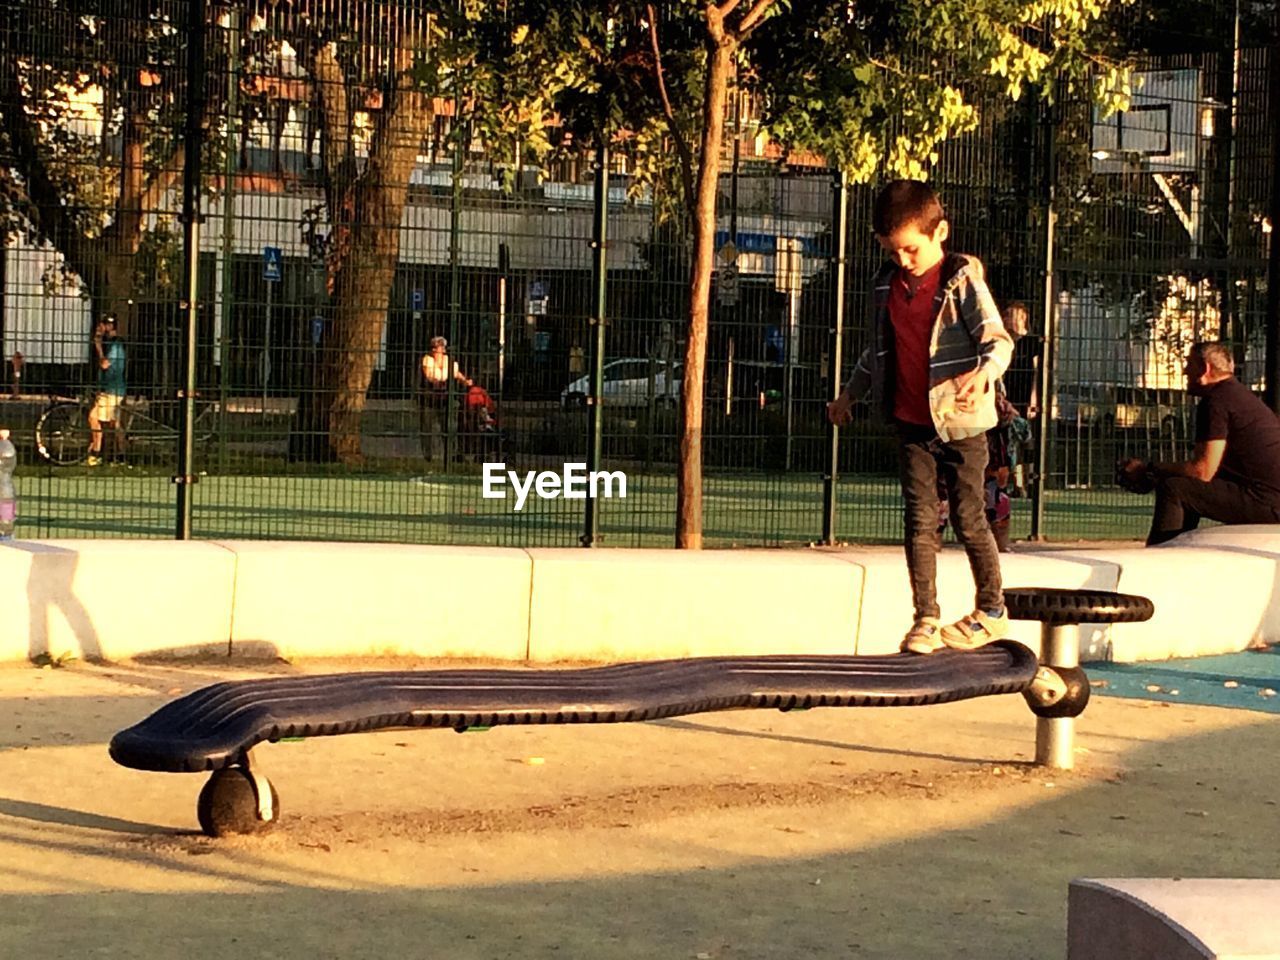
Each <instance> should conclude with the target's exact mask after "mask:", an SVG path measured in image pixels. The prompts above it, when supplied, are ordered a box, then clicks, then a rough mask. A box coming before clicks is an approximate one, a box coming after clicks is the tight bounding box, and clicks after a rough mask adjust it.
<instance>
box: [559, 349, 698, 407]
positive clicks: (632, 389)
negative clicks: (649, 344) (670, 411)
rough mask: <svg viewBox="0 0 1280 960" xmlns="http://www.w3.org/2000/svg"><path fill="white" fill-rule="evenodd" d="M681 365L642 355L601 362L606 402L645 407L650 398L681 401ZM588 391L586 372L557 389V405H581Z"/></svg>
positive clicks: (588, 377) (666, 402)
mask: <svg viewBox="0 0 1280 960" xmlns="http://www.w3.org/2000/svg"><path fill="white" fill-rule="evenodd" d="M681 367H682V364H679V363H677V364H674V365H673V366H672V367H670V368H669V367H668V365H667V364H665V363H661V362H658V361H651V360H649V359H647V358H645V357H624V358H623V359H621V360H610V361H609V362H608V363H606V364H605V365H604V388H603V391H602V392H603V394H604V398H605V402H606V403H607V404H609V405H610V406H618V407H640V406H646V405H647V404H648V403H649V399H650V397H652V398H653V400H654V401H655V402H657V403H662V404H671V405H675V404H677V403H679V402H680V370H681ZM668 370H670V382H669V383H668ZM651 375H652V378H653V379H652V381H651V380H650V376H651ZM590 393H591V375H590V374H586V375H584V376H581V377H579V378H578V379H577V380H574V381H573V382H572V383H570V384H569V385H568V386H567V387H565V388H564V389H563V390H561V391H560V406H562V407H574V406H580V405H582V404H584V403H586V400H587V396H588V395H589V394H590Z"/></svg>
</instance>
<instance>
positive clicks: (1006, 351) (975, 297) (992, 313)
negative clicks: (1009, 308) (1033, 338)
mask: <svg viewBox="0 0 1280 960" xmlns="http://www.w3.org/2000/svg"><path fill="white" fill-rule="evenodd" d="M960 313H961V316H962V317H963V319H964V323H965V326H967V327H968V328H969V334H970V336H972V337H973V342H974V343H976V344H977V345H978V357H979V364H978V365H979V366H980V367H982V368H984V369H985V370H986V373H987V377H988V378H989V379H990V380H996V379H998V378H999V377H1002V376H1004V372H1005V371H1006V370H1008V369H1009V362H1010V361H1011V360H1012V359H1013V337H1011V336H1009V331H1008V330H1006V329H1005V326H1004V321H1003V320H1002V319H1001V318H1000V311H999V310H998V309H996V302H995V299H994V298H993V297H992V296H991V290H990V289H989V288H988V287H987V282H986V280H985V279H983V277H982V273H981V271H980V270H978V271H974V273H973V275H972V276H970V277H969V283H968V284H967V285H966V287H965V289H964V294H963V296H962V298H961V301H960Z"/></svg>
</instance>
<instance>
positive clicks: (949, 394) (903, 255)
mask: <svg viewBox="0 0 1280 960" xmlns="http://www.w3.org/2000/svg"><path fill="white" fill-rule="evenodd" d="M872 225H873V227H874V229H875V232H876V236H877V238H878V240H879V241H880V245H881V247H882V248H884V250H885V251H886V252H888V254H889V255H890V258H891V262H889V263H886V264H885V265H884V266H883V267H882V268H881V269H880V271H879V272H878V273H877V274H876V278H875V283H874V296H873V301H872V302H873V315H872V326H871V343H870V345H869V346H868V347H867V349H866V350H865V351H863V354H862V356H861V357H859V358H858V363H857V366H856V367H855V368H854V371H853V375H852V376H851V377H850V379H849V382H848V383H847V384H846V385H845V387H844V390H843V391H841V393H840V396H839V398H838V399H836V400H834V401H832V402H831V403H830V404H828V408H827V415H828V417H829V418H830V419H831V421H832V422H833V423H837V424H840V423H848V422H849V421H850V419H851V410H852V407H853V404H854V403H855V401H857V400H858V399H860V398H861V397H863V396H864V395H865V394H866V393H867V392H868V390H870V391H871V393H872V396H873V398H874V402H875V404H876V405H877V406H879V407H880V408H881V410H882V412H883V414H884V415H885V416H886V418H888V419H889V420H890V421H891V422H892V423H893V424H894V425H895V426H896V428H897V432H898V464H899V472H900V475H901V480H902V496H903V500H904V507H905V508H904V511H903V520H904V527H905V530H904V538H903V540H904V547H905V550H906V558H907V569H908V572H909V574H910V577H911V595H912V602H913V604H914V607H915V617H914V622H913V623H912V625H911V629H910V630H909V631H907V634H906V636H905V637H904V638H903V642H902V649H903V650H904V651H910V652H913V653H932V652H934V651H936V650H940V649H942V648H943V647H944V646H950V647H954V648H957V649H963V650H970V649H975V648H977V647H980V646H983V645H985V644H987V643H990V642H991V641H993V640H996V639H998V638H1000V637H1002V636H1004V635H1005V634H1006V633H1007V632H1008V625H1009V620H1008V616H1007V614H1006V612H1005V606H1004V592H1003V587H1002V583H1001V577H1000V554H999V552H998V551H997V549H996V542H995V538H994V537H993V536H992V534H991V527H990V525H989V524H988V523H987V516H986V511H985V509H984V504H983V479H984V478H983V473H984V471H985V469H986V465H987V438H986V433H987V430H989V429H990V428H991V427H994V426H995V425H996V407H995V382H996V380H998V379H999V378H1000V375H1001V374H1003V373H1004V371H1005V369H1006V368H1007V367H1008V365H1009V358H1010V356H1011V354H1012V352H1013V342H1012V340H1011V339H1010V337H1009V334H1008V332H1007V331H1006V330H1005V328H1004V324H1003V323H1002V322H1001V319H1000V314H999V312H998V311H997V310H996V305H995V302H994V301H993V300H992V298H991V292H990V291H989V290H988V289H987V284H986V280H985V279H984V271H983V267H982V264H981V262H980V261H978V259H977V258H976V257H971V256H966V255H963V254H954V253H952V254H947V253H945V252H944V251H943V248H942V245H943V243H944V242H945V241H946V239H947V237H948V236H949V234H950V224H949V223H948V222H947V220H946V215H945V213H944V212H943V209H942V204H941V203H940V202H939V200H938V197H937V195H936V194H935V193H934V192H933V190H932V189H931V188H930V187H929V186H928V184H925V183H921V182H919V181H914V180H895V181H894V182H892V183H890V184H889V185H888V186H886V187H885V188H884V190H883V191H881V193H880V195H879V197H877V198H876V202H875V207H874V210H873V213H872ZM939 474H942V476H943V477H945V480H946V486H947V494H948V499H949V501H950V506H951V516H952V522H953V524H954V526H955V529H956V534H957V535H958V536H959V538H960V540H961V542H962V543H963V544H964V548H965V553H966V554H967V555H968V559H969V568H970V570H971V571H972V573H973V579H974V585H975V588H976V603H975V609H974V611H973V612H972V613H970V614H968V615H966V616H964V617H962V618H961V619H960V620H958V621H956V622H955V623H952V624H949V625H947V626H945V627H944V626H942V625H941V621H940V617H941V611H940V609H939V607H938V599H937V582H936V581H937V551H938V544H937V537H936V528H937V520H938V510H937V506H938V499H937V482H938V477H939Z"/></svg>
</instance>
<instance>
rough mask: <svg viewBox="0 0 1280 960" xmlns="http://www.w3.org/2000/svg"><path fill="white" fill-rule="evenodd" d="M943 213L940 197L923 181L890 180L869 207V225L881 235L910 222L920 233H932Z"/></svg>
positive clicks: (944, 215)
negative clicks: (872, 205)
mask: <svg viewBox="0 0 1280 960" xmlns="http://www.w3.org/2000/svg"><path fill="white" fill-rule="evenodd" d="M946 216H947V215H946V213H945V212H944V211H943V209H942V201H940V200H939V199H938V195H937V194H936V193H934V192H933V188H932V187H931V186H929V185H928V184H927V183H924V182H922V181H920V180H893V181H891V182H890V183H889V184H888V185H887V186H885V188H884V189H883V190H881V191H880V195H879V196H878V197H876V202H875V206H874V207H873V208H872V210H871V226H872V228H873V229H874V230H875V232H876V234H877V235H878V236H881V237H887V236H889V234H891V233H893V232H894V231H895V230H901V229H902V228H903V227H909V226H911V225H913V224H914V225H915V226H916V228H917V229H919V231H920V232H921V233H926V234H929V235H931V236H932V234H933V231H935V230H937V229H938V224H940V223H941V222H942V221H943V220H945V219H946Z"/></svg>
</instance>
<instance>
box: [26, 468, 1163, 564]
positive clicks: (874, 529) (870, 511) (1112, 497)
mask: <svg viewBox="0 0 1280 960" xmlns="http://www.w3.org/2000/svg"><path fill="white" fill-rule="evenodd" d="M467 469H469V470H470V471H471V472H468V473H465V474H453V475H450V476H445V475H442V474H426V475H418V476H414V475H411V474H408V473H397V472H392V471H390V470H388V471H386V472H373V471H370V472H365V473H361V474H358V475H355V476H353V475H351V474H350V473H343V474H341V475H338V474H337V473H336V472H335V474H334V475H329V476H326V475H323V473H321V475H316V471H315V469H314V468H312V470H311V471H310V472H309V473H308V475H300V474H299V475H289V474H280V475H226V476H205V477H202V478H201V482H200V483H199V484H198V485H197V486H196V487H195V508H194V530H195V535H196V536H197V537H200V538H253V539H308V540H312V539H313V540H366V541H394V542H404V543H440V544H450V543H453V544H464V543H465V544H496V545H509V546H574V545H576V544H577V543H578V537H579V536H580V535H581V533H582V530H583V510H584V504H585V501H582V500H565V499H557V500H540V499H537V498H535V497H533V496H530V497H529V499H528V501H527V502H526V504H525V506H524V509H523V510H521V511H519V512H517V511H516V510H515V509H514V505H515V500H514V495H513V494H510V493H509V496H510V499H506V500H493V499H484V498H483V497H482V496H481V489H482V485H481V478H480V476H479V473H478V472H477V471H476V470H475V468H467ZM169 474H170V471H169V470H160V469H155V470H136V469H125V468H118V467H106V466H104V467H99V468H97V469H95V470H92V471H91V470H88V469H85V468H70V469H57V470H54V469H47V468H44V469H40V468H37V469H31V470H26V471H23V472H22V473H21V474H20V476H19V478H18V480H19V494H20V504H19V511H20V519H19V527H18V536H19V537H23V538H28V539H38V538H49V537H153V538H154V537H170V536H172V535H173V531H174V527H175V510H176V502H177V493H176V491H177V488H176V487H175V486H174V485H173V484H172V483H171V482H170V480H169ZM596 502H597V504H598V506H599V515H600V525H601V533H602V543H603V544H604V545H609V546H628V547H632V546H634V547H653V546H667V545H669V544H671V543H672V540H673V530H674V515H675V478H674V477H672V476H669V475H641V474H635V473H632V474H628V477H627V496H626V498H625V499H617V498H614V499H609V500H603V499H602V500H598V501H596ZM1149 511H1150V503H1149V502H1148V501H1144V500H1142V499H1139V498H1137V497H1132V496H1126V495H1124V494H1122V493H1120V492H1119V491H1117V490H1114V489H1102V490H1098V489H1094V490H1062V491H1050V493H1049V495H1048V500H1047V503H1046V511H1045V515H1046V520H1045V533H1046V535H1047V536H1048V537H1049V538H1050V539H1053V540H1077V539H1084V540H1104V539H1134V538H1140V537H1142V536H1143V535H1144V534H1145V532H1146V528H1147V525H1148V523H1149V517H1150V512H1149ZM1030 525H1031V504H1030V501H1027V500H1015V501H1014V530H1013V533H1014V537H1015V538H1023V537H1026V536H1027V535H1028V533H1029V531H1030ZM704 531H705V536H706V540H707V543H708V545H709V546H763V545H777V544H787V543H797V544H802V543H808V542H811V541H816V540H818V539H820V538H821V535H822V479H821V477H819V476H817V475H815V474H804V475H802V474H794V473H793V474H790V475H786V474H754V475H746V476H744V475H741V474H739V475H734V476H716V475H711V476H708V477H707V480H706V486H705V499H704ZM837 534H838V537H839V539H841V540H844V541H854V542H890V543H892V542H899V541H900V538H901V500H900V496H899V493H898V488H897V482H896V480H895V479H893V478H890V477H851V478H848V479H844V480H842V481H841V483H840V494H839V507H838V517H837Z"/></svg>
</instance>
